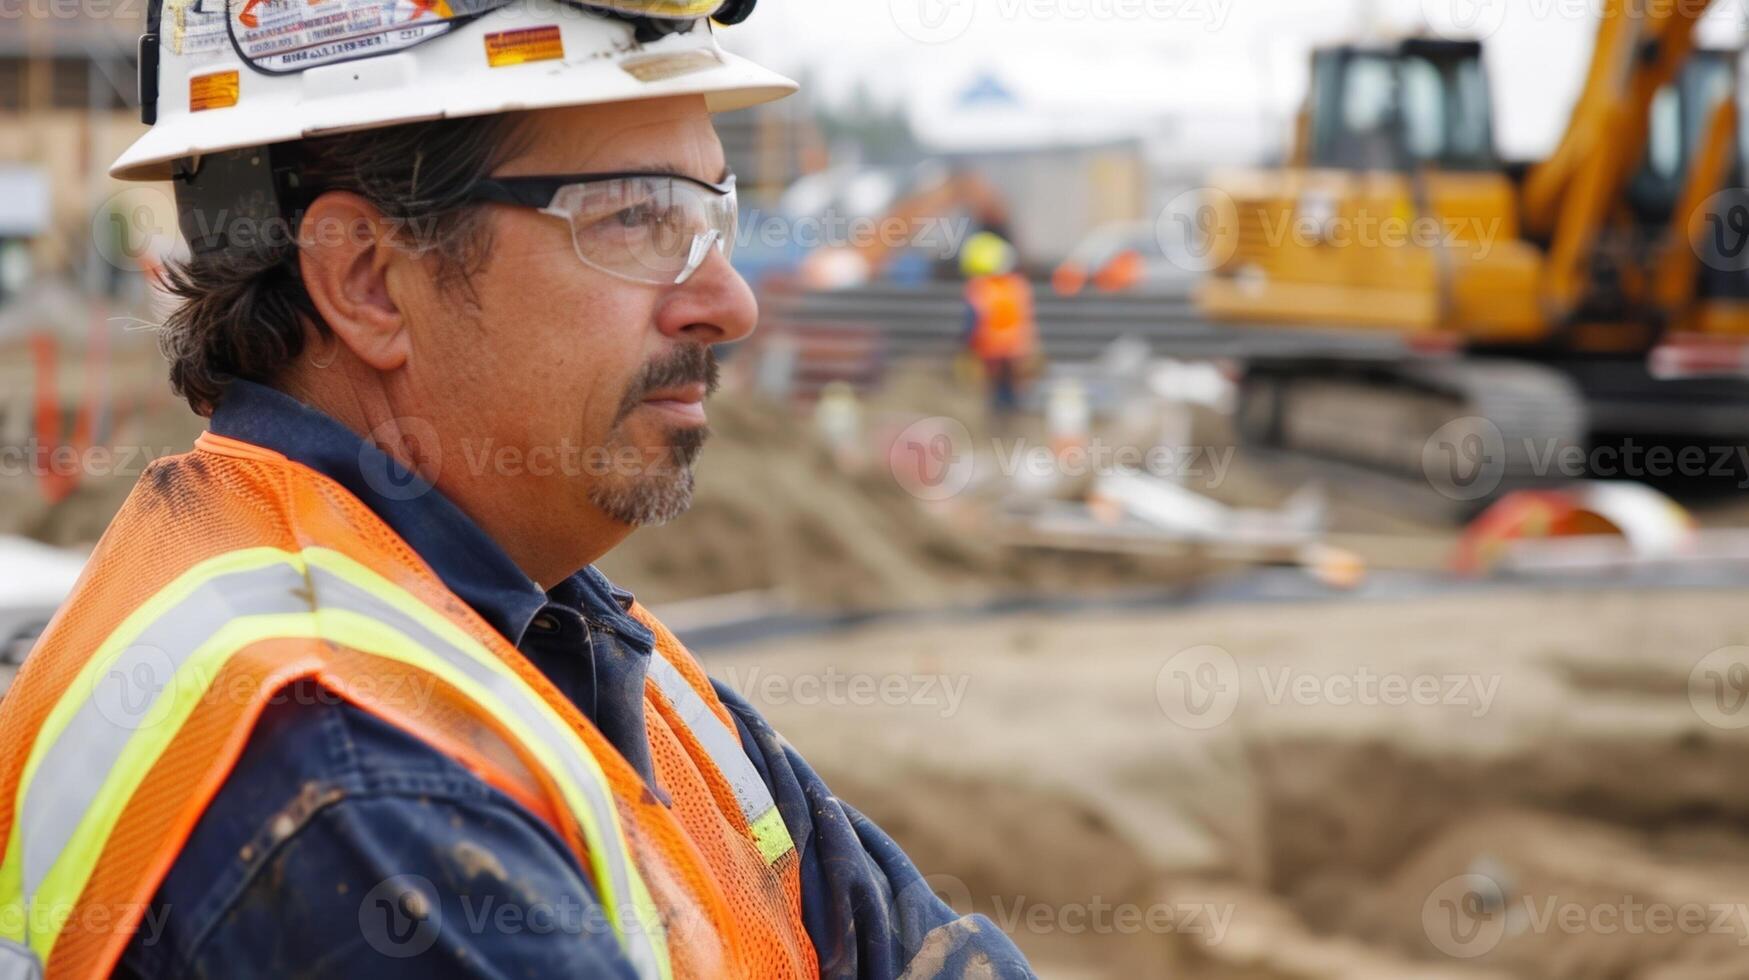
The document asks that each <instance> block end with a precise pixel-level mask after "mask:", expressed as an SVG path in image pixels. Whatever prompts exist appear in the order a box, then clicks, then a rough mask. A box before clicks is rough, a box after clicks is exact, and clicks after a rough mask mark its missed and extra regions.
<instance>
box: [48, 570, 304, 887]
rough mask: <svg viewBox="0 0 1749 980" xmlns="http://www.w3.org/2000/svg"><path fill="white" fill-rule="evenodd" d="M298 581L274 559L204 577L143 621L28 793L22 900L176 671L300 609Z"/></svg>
mask: <svg viewBox="0 0 1749 980" xmlns="http://www.w3.org/2000/svg"><path fill="white" fill-rule="evenodd" d="M304 585H305V580H304V576H303V575H302V574H301V573H300V572H299V571H298V570H297V569H296V568H294V567H292V566H291V565H283V564H277V563H276V564H273V565H269V566H267V567H266V568H256V569H252V570H250V571H246V572H236V573H233V574H230V575H222V576H219V577H217V578H213V579H210V580H209V581H207V582H204V583H202V584H201V585H200V587H198V588H196V589H195V590H194V591H193V592H191V593H189V594H188V596H187V597H186V598H184V599H183V600H182V601H181V602H179V603H177V604H176V605H174V606H172V607H171V608H170V609H169V611H167V612H165V613H164V615H162V616H160V617H158V618H157V619H155V620H153V621H152V622H151V623H149V624H147V625H146V628H145V629H144V630H142V631H141V632H140V635H139V636H138V637H137V638H135V640H134V642H133V643H132V644H130V645H129V646H128V648H127V649H126V650H123V651H122V652H121V655H120V656H119V657H117V658H116V660H115V662H114V664H112V665H111V666H110V668H109V669H108V670H106V671H104V673H103V675H102V676H101V677H100V678H98V680H97V683H96V685H95V686H94V687H93V689H92V690H91V691H90V692H89V696H88V697H87V698H86V699H85V701H84V702H82V703H81V704H80V705H79V708H78V710H77V711H76V712H75V713H74V715H73V717H72V720H70V721H69V722H68V723H67V727H66V728H64V729H62V730H61V734H60V736H59V737H57V738H56V739H55V742H54V744H53V745H50V746H49V748H48V751H47V752H44V753H43V757H42V762H41V763H40V764H39V765H38V767H37V769H36V773H37V778H36V779H35V780H34V781H33V782H32V783H31V784H30V786H28V787H27V788H26V789H25V794H24V805H23V807H22V809H21V811H20V813H19V818H18V820H19V835H20V837H19V842H20V844H22V845H23V850H24V895H25V898H26V899H27V900H30V899H34V898H35V897H36V893H37V889H39V888H40V887H41V886H42V881H43V878H44V877H45V876H46V875H48V873H49V869H50V868H52V867H54V865H55V861H56V860H58V859H59V858H60V856H61V852H62V851H63V850H65V849H66V846H67V842H68V841H70V840H72V838H73V831H74V830H76V829H78V826H79V820H80V818H81V817H83V816H84V815H85V812H86V811H87V810H89V809H90V807H91V802H92V800H94V799H96V798H97V793H98V791H99V790H100V789H102V787H103V784H104V782H105V781H106V780H107V779H108V778H109V774H110V770H111V769H113V768H114V767H115V762H116V759H117V758H119V757H120V756H121V753H122V748H123V746H125V745H127V743H128V739H129V738H131V737H132V736H133V733H134V732H135V731H137V730H139V729H140V728H143V727H146V726H147V725H150V724H152V723H154V719H153V718H152V709H153V706H154V705H156V704H157V703H158V695H160V694H162V693H163V692H164V689H165V688H166V687H168V686H169V685H170V683H171V681H172V680H173V679H174V678H175V676H176V671H177V669H178V668H180V667H181V666H182V665H183V664H184V663H185V662H187V660H188V658H189V657H190V656H192V655H193V654H194V652H195V650H197V649H199V647H200V645H201V644H203V643H205V642H206V641H207V640H208V639H209V638H210V637H212V635H213V634H214V633H217V632H218V631H219V630H220V629H221V628H222V627H224V625H225V624H226V623H228V622H230V621H231V620H233V619H236V618H237V617H239V616H247V615H251V614H253V613H257V612H299V611H307V610H308V609H309V608H310V597H309V594H308V593H307V592H305V593H301V594H300V593H299V590H301V589H302V588H303V587H304Z"/></svg>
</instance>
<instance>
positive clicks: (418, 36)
mask: <svg viewBox="0 0 1749 980" xmlns="http://www.w3.org/2000/svg"><path fill="white" fill-rule="evenodd" d="M203 2H210V0H203ZM508 2H509V0H230V16H229V17H228V18H227V23H226V27H227V30H228V31H229V33H230V38H231V42H232V44H233V45H234V46H235V47H236V49H237V53H238V54H239V55H241V56H242V57H243V59H244V60H246V61H248V62H249V63H250V64H251V65H253V66H254V67H256V68H259V69H262V70H264V71H270V72H293V71H302V70H304V69H306V68H314V67H316V66H317V65H326V64H332V63H334V62H339V61H350V60H352V59H354V58H366V57H370V56H372V55H379V54H387V53H389V52H391V51H397V50H400V49H401V48H406V47H411V46H412V45H415V44H418V43H419V42H420V41H425V40H429V39H430V38H433V37H436V36H438V35H440V34H443V33H446V32H447V31H449V30H450V29H451V28H452V27H454V26H456V24H458V23H462V22H465V21H468V20H471V19H473V18H474V17H476V16H478V15H480V14H482V13H485V12H487V11H489V10H496V9H497V8H499V7H502V6H505V5H506V4H507V3H508Z"/></svg>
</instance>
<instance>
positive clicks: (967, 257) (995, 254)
mask: <svg viewBox="0 0 1749 980" xmlns="http://www.w3.org/2000/svg"><path fill="white" fill-rule="evenodd" d="M1015 265H1016V257H1015V252H1014V246H1012V245H1010V244H1009V243H1008V242H1007V241H1006V240H1005V239H1003V238H1002V236H1000V235H997V234H996V233H994V232H990V231H981V232H978V233H977V234H975V235H973V236H971V237H970V238H968V239H966V241H965V244H964V245H962V246H961V247H960V272H961V274H962V275H964V276H965V278H966V332H965V339H966V347H967V350H968V351H969V352H970V353H971V355H972V356H973V357H974V358H975V359H976V360H977V362H978V364H979V365H981V367H982V374H983V378H984V384H985V386H986V388H987V389H988V391H989V405H990V413H991V418H992V420H993V422H994V423H995V425H996V427H997V428H1005V427H1006V426H1007V425H1009V424H1010V423H1011V421H1012V419H1013V416H1014V413H1015V412H1016V411H1018V409H1019V407H1020V390H1021V386H1022V384H1023V383H1024V382H1025V380H1026V373H1027V371H1028V370H1029V369H1030V368H1031V366H1032V362H1033V359H1034V358H1035V357H1036V356H1037V351H1038V340H1037V328H1036V327H1035V326H1034V325H1033V318H1032V284H1031V283H1029V282H1027V280H1026V277H1025V276H1024V275H1021V274H1020V273H1018V272H1016V271H1015Z"/></svg>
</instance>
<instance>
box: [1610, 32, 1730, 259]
mask: <svg viewBox="0 0 1749 980" xmlns="http://www.w3.org/2000/svg"><path fill="white" fill-rule="evenodd" d="M1735 57H1736V55H1735V52H1730V51H1721V50H1714V49H1702V50H1699V51H1696V52H1695V53H1694V54H1693V55H1692V56H1690V57H1689V59H1688V61H1687V62H1686V63H1685V64H1684V65H1683V66H1682V70H1681V71H1680V72H1679V73H1678V74H1677V76H1676V78H1675V80H1673V81H1672V82H1671V83H1670V84H1668V85H1666V86H1664V87H1663V88H1662V89H1660V90H1659V92H1658V94H1657V95H1656V96H1654V97H1653V99H1652V106H1651V112H1650V117H1649V118H1648V120H1647V123H1648V125H1647V127H1646V154H1645V157H1644V158H1643V159H1642V160H1641V162H1640V169H1639V170H1638V171H1637V172H1636V173H1635V174H1634V176H1633V179H1632V180H1631V181H1630V182H1629V183H1628V188H1627V200H1628V205H1629V207H1630V208H1632V210H1633V213H1634V215H1635V217H1637V218H1638V219H1639V221H1640V222H1641V223H1642V224H1646V225H1654V226H1661V225H1662V224H1664V223H1665V222H1666V221H1668V220H1669V219H1670V215H1671V212H1672V211H1673V210H1674V209H1675V207H1676V201H1677V199H1678V197H1680V196H1681V194H1682V188H1683V184H1684V183H1685V182H1686V181H1687V180H1688V168H1689V165H1690V162H1691V161H1692V159H1693V156H1694V153H1695V151H1696V149H1697V148H1698V147H1699V146H1700V143H1701V139H1702V136H1703V134H1704V132H1705V130H1706V126H1707V122H1708V120H1710V119H1711V117H1712V114H1713V112H1714V111H1715V110H1716V109H1717V108H1718V106H1719V104H1720V103H1722V102H1724V101H1725V100H1726V99H1730V98H1734V97H1735V96H1736V86H1737V72H1736V67H1735V64H1734V59H1735Z"/></svg>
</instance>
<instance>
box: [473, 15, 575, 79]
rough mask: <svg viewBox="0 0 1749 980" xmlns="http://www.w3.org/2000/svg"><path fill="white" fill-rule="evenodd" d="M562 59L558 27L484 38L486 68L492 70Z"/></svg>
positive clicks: (501, 33) (548, 26)
mask: <svg viewBox="0 0 1749 980" xmlns="http://www.w3.org/2000/svg"><path fill="white" fill-rule="evenodd" d="M564 56H565V41H564V39H563V38H561V37H560V36H559V27H558V25H557V24H548V25H546V26H544V27H527V28H523V29H522V30H516V31H498V32H497V33H495V34H488V35H486V64H488V65H491V66H492V67H493V68H503V67H505V66H507V65H520V64H525V63H527V62H530V61H555V60H557V59H560V58H563V57H564Z"/></svg>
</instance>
